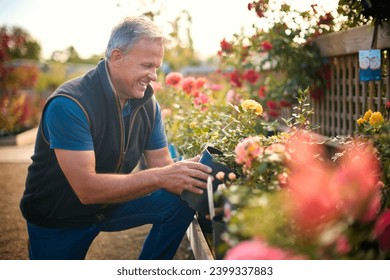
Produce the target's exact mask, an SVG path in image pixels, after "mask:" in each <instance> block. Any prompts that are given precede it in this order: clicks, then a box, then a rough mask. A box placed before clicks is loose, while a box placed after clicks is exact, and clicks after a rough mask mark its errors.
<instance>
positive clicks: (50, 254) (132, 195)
mask: <svg viewBox="0 0 390 280" xmlns="http://www.w3.org/2000/svg"><path fill="white" fill-rule="evenodd" d="M163 55H164V37H163V35H162V33H161V32H160V31H159V30H158V28H157V27H156V26H155V25H154V24H153V23H152V22H149V21H147V20H145V19H142V18H126V19H125V20H124V21H123V22H121V23H120V24H118V25H117V26H115V27H114V28H113V30H112V33H111V37H110V39H109V42H108V46H107V49H106V59H104V60H102V61H100V62H99V64H98V65H97V66H96V68H95V69H93V70H91V71H90V72H88V73H87V74H86V75H84V76H83V77H79V78H76V79H74V80H71V81H69V82H66V83H64V84H63V85H61V86H60V87H59V88H58V89H57V90H56V91H55V92H54V93H53V94H52V95H51V96H50V97H49V98H48V101H47V103H46V105H45V107H44V109H43V113H42V121H41V123H40V126H39V131H38V135H37V139H36V144H35V150H34V155H33V156H32V161H33V162H32V164H31V165H30V166H29V169H28V175H27V179H26V189H25V192H24V194H23V197H22V199H21V203H20V206H21V211H22V213H23V216H24V217H25V218H26V220H27V229H28V234H29V240H30V248H29V257H30V259H84V258H85V256H86V253H87V251H88V249H89V247H90V245H91V243H92V241H93V240H94V238H95V237H96V236H97V235H98V234H99V232H100V231H119V230H124V229H128V228H132V227H137V226H140V225H144V224H153V226H152V229H151V231H150V233H149V234H148V236H147V238H146V240H145V243H144V246H143V248H142V251H141V253H140V256H139V258H140V259H172V258H173V257H174V255H175V253H176V250H177V248H178V246H179V245H180V242H181V240H182V238H183V236H184V234H185V231H186V229H187V227H188V225H189V224H190V222H191V220H192V218H193V216H194V211H193V210H192V209H190V208H189V207H188V205H187V204H186V202H184V201H183V200H181V198H180V193H181V192H182V191H183V190H184V189H186V190H189V191H192V192H195V193H199V194H200V193H202V192H203V190H202V189H204V188H206V183H205V180H206V179H207V177H208V176H209V173H210V172H211V169H210V168H209V167H207V166H205V165H203V164H200V163H198V162H197V160H198V158H194V159H191V160H188V161H181V162H177V163H173V161H172V159H171V157H170V154H169V151H168V148H167V140H166V137H165V133H164V128H163V124H162V120H161V112H160V108H159V105H158V103H157V102H156V100H155V98H154V96H153V89H152V88H151V86H150V85H149V83H150V82H152V81H156V79H157V74H156V71H157V69H158V68H159V67H160V66H161V64H162V59H163ZM142 155H144V157H145V159H146V162H147V165H148V167H149V169H147V170H143V171H140V172H132V171H133V169H134V168H135V167H136V165H137V163H138V161H139V159H140V157H141V156H142Z"/></svg>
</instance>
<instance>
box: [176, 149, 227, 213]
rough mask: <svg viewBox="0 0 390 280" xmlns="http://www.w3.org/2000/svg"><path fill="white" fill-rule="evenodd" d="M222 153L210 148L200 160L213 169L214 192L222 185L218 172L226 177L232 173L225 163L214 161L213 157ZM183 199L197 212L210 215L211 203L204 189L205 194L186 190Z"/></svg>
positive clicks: (204, 151)
mask: <svg viewBox="0 0 390 280" xmlns="http://www.w3.org/2000/svg"><path fill="white" fill-rule="evenodd" d="M222 154H223V153H222V151H220V150H218V149H216V148H214V147H211V146H208V147H206V148H205V149H204V150H203V152H202V156H201V158H200V160H199V162H200V163H203V164H205V165H207V166H209V167H211V168H212V170H213V171H212V172H211V175H212V176H213V177H214V180H213V183H212V184H213V192H215V191H216V190H217V189H218V186H219V185H220V184H222V182H221V181H220V180H218V179H217V178H216V174H217V173H218V172H221V171H222V172H224V173H225V174H226V175H227V174H229V173H230V172H232V170H230V168H229V167H228V166H227V165H226V164H223V163H220V162H216V161H214V158H213V155H222ZM181 197H182V199H183V200H185V201H187V202H188V205H189V206H190V207H191V208H192V209H194V210H196V211H197V212H199V213H201V214H203V215H207V214H209V212H210V211H209V203H208V197H207V191H206V190H205V189H204V190H203V194H195V193H193V192H190V191H187V190H184V191H183V192H182V194H181Z"/></svg>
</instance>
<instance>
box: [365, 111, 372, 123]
mask: <svg viewBox="0 0 390 280" xmlns="http://www.w3.org/2000/svg"><path fill="white" fill-rule="evenodd" d="M371 115H372V111H371V110H368V111H367V112H366V113H365V114H364V116H363V119H364V120H365V121H366V122H368V121H369V120H370V117H371Z"/></svg>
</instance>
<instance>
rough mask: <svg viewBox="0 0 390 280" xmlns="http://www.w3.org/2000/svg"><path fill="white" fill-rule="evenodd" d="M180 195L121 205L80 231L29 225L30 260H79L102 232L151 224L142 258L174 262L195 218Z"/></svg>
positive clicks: (163, 194)
mask: <svg viewBox="0 0 390 280" xmlns="http://www.w3.org/2000/svg"><path fill="white" fill-rule="evenodd" d="M194 214H195V213H194V210H192V209H191V208H189V207H188V206H187V203H186V202H185V201H183V200H182V199H181V198H180V197H179V196H177V195H174V194H171V193H169V192H166V191H163V190H160V191H157V192H155V193H152V194H150V195H148V196H145V197H142V198H139V199H135V200H131V201H128V202H126V203H122V204H121V205H120V207H119V208H118V210H117V211H116V212H115V214H114V215H113V216H112V217H111V219H109V220H106V221H104V222H102V223H98V224H93V225H90V226H86V227H78V228H51V227H42V226H37V225H34V224H31V223H29V222H28V223H27V228H28V234H29V239H30V250H29V257H30V259H41V260H42V259H44V260H49V259H57V260H71V259H73V260H80V259H85V256H86V254H87V252H88V249H89V247H90V245H91V243H92V241H93V240H94V239H95V237H96V236H97V235H98V234H99V232H101V231H121V230H125V229H129V228H134V227H137V226H141V225H145V224H152V225H153V226H152V229H151V230H150V232H149V234H148V236H147V238H146V240H145V242H144V245H143V247H142V251H141V254H140V256H139V259H155V260H157V259H172V258H173V257H174V256H175V254H176V251H177V249H178V247H179V245H180V243H181V241H182V239H183V237H184V234H185V232H186V230H187V228H188V226H189V224H190V223H191V221H192V219H193V217H194Z"/></svg>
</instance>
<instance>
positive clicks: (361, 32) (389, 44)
mask: <svg viewBox="0 0 390 280" xmlns="http://www.w3.org/2000/svg"><path fill="white" fill-rule="evenodd" d="M373 34H374V26H372V25H365V26H359V27H355V28H351V29H349V30H345V31H340V32H334V33H329V34H325V35H322V36H319V37H317V38H316V39H315V40H314V41H315V42H316V43H317V45H318V47H319V49H320V52H321V55H322V56H325V57H329V56H338V55H347V54H353V53H357V52H359V50H368V49H370V48H371V42H372V37H373ZM376 47H377V48H378V49H388V48H390V22H383V25H380V26H379V29H378V41H377V46H376Z"/></svg>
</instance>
